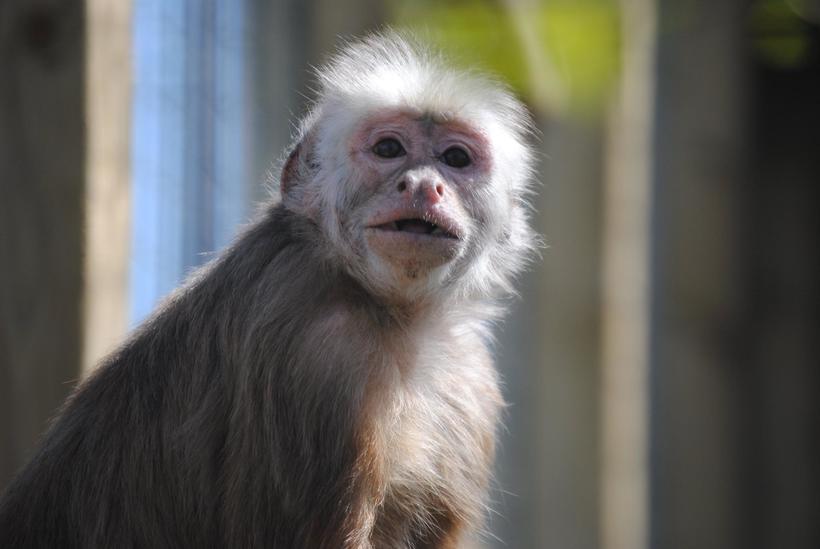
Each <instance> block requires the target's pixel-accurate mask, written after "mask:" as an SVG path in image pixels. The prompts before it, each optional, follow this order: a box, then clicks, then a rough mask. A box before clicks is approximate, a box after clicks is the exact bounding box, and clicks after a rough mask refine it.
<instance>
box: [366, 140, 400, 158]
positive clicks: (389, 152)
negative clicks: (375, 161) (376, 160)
mask: <svg viewBox="0 0 820 549" xmlns="http://www.w3.org/2000/svg"><path fill="white" fill-rule="evenodd" d="M373 154H375V155H376V156H380V157H382V158H396V157H397V156H404V154H405V152H404V147H402V146H401V143H399V142H398V141H396V140H395V139H393V138H392V137H388V138H387V139H382V140H381V141H379V142H378V143H376V144H375V145H373Z"/></svg>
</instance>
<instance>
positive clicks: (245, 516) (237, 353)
mask: <svg viewBox="0 0 820 549" xmlns="http://www.w3.org/2000/svg"><path fill="white" fill-rule="evenodd" d="M316 78H317V82H318V85H317V90H316V98H315V100H314V102H313V103H312V105H311V106H310V108H309V110H308V112H307V114H306V115H305V116H304V118H303V119H302V120H301V122H300V124H299V125H298V126H297V127H296V129H295V136H294V139H293V143H292V145H291V146H289V148H288V150H287V151H286V152H285V154H284V155H283V160H282V162H281V170H280V171H279V173H280V174H281V175H280V176H279V177H278V189H276V191H275V193H274V194H275V195H276V196H274V197H273V198H272V199H271V200H270V203H269V204H267V205H266V206H264V208H263V209H262V210H261V211H260V214H259V217H258V219H257V220H256V221H255V222H253V223H252V224H250V225H249V226H248V227H247V228H245V229H244V230H243V231H242V232H241V234H240V235H239V236H238V237H237V238H236V239H235V241H234V242H233V243H232V244H231V245H230V246H229V247H228V249H227V250H225V251H224V252H223V253H221V254H220V255H219V256H218V257H217V258H216V259H214V260H213V261H212V262H211V263H209V264H207V265H206V266H204V267H202V268H201V269H200V270H198V271H196V272H195V273H194V274H192V275H191V277H190V278H189V279H188V280H187V281H186V282H185V283H184V284H183V286H182V287H181V288H180V289H178V290H177V291H175V292H174V293H173V294H172V295H171V296H170V297H168V298H167V299H166V300H165V301H164V302H163V303H162V304H161V305H160V306H159V307H158V309H157V310H156V311H155V312H154V313H153V314H152V316H151V317H150V318H149V319H148V320H146V321H145V322H144V323H143V324H142V325H140V326H139V327H137V328H136V329H135V331H134V332H133V333H132V334H131V335H130V336H129V337H128V338H127V339H126V341H125V342H124V343H123V344H122V345H121V346H120V347H119V348H118V349H117V350H116V351H114V352H113V353H112V354H111V355H110V356H108V357H107V358H105V359H104V360H103V361H102V362H101V363H100V365H99V366H98V367H97V368H96V369H95V371H94V372H93V373H92V374H91V375H90V376H89V377H88V378H87V379H86V380H84V381H83V382H81V383H80V384H79V385H78V387H77V388H76V390H75V391H74V392H73V393H72V395H71V396H70V397H69V398H68V399H67V401H66V402H65V403H64V405H63V407H62V408H61V410H60V412H59V413H58V415H57V416H56V419H55V420H54V421H53V422H52V424H51V426H50V428H49V429H48V430H47V433H46V434H45V436H44V438H43V440H42V441H41V444H40V446H39V448H38V449H37V451H36V453H35V455H34V456H33V458H32V459H31V461H30V462H29V463H28V464H27V465H26V466H25V467H24V468H23V469H22V470H21V471H20V472H19V473H18V475H17V476H16V477H15V479H14V480H13V481H12V483H11V484H10V486H9V487H8V488H7V490H6V492H5V494H4V495H3V497H2V500H0V547H21V548H29V547H31V548H41V547H42V548H45V547H49V548H51V547H61V548H98V547H99V548H113V547H116V548H166V547H167V548H189V547H190V548H203V547H215V548H217V547H219V548H222V547H227V548H254V547H266V548H286V549H291V548H328V549H330V548H332V549H338V548H344V549H379V548H385V549H386V548H390V549H395V548H407V549H410V548H455V547H458V546H459V545H460V544H461V543H462V542H463V540H464V539H466V537H467V536H470V535H472V534H473V533H474V532H476V531H478V530H480V529H481V528H482V521H483V518H484V515H485V512H486V506H487V501H488V492H489V487H490V483H491V471H492V467H493V459H494V452H495V445H496V434H495V433H496V429H497V426H498V423H499V416H500V415H501V413H502V410H503V407H504V402H503V398H502V395H501V391H500V389H499V374H498V373H497V370H496V368H495V366H494V364H493V358H492V344H493V335H492V334H493V327H494V326H495V325H496V323H497V322H498V321H500V320H501V319H502V318H503V316H504V314H505V310H506V308H507V304H508V302H509V298H510V297H512V296H513V295H514V293H515V290H514V280H515V277H516V276H517V275H518V273H520V272H521V271H522V269H523V268H524V267H525V265H526V263H527V262H528V261H529V260H530V257H531V256H532V252H533V250H534V248H536V247H537V236H536V235H535V234H534V232H533V230H532V229H531V228H530V220H529V218H530V212H529V205H528V200H529V194H530V193H531V190H532V185H533V180H534V168H533V165H534V160H533V159H534V151H533V147H532V145H531V144H530V140H531V136H532V131H533V130H532V127H533V124H532V121H531V117H530V115H529V114H528V112H527V110H526V108H525V107H524V105H523V104H522V103H521V102H520V101H519V100H518V99H516V98H515V97H514V95H513V94H512V93H511V92H510V91H509V90H508V89H507V88H506V87H505V86H504V85H503V84H500V83H498V82H497V81H496V80H495V79H493V78H491V77H488V76H485V75H483V74H481V73H478V72H473V71H467V70H457V69H454V68H451V66H450V65H449V63H448V62H447V61H445V60H444V58H443V57H442V55H441V54H440V53H437V52H436V51H434V50H432V49H430V48H429V47H427V46H426V45H424V44H423V43H422V42H421V41H419V40H418V39H417V38H414V37H413V36H410V35H407V34H403V33H399V32H397V31H392V30H385V31H381V32H379V33H375V34H371V35H368V36H366V37H364V38H361V39H359V40H358V41H352V42H349V43H347V44H346V45H344V46H343V47H341V48H340V49H339V50H338V51H337V52H336V53H335V54H334V55H333V56H332V57H331V59H330V60H329V61H328V62H327V63H326V64H325V65H324V66H322V67H320V68H319V69H317V71H316Z"/></svg>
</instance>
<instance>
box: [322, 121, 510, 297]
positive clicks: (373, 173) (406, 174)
mask: <svg viewBox="0 0 820 549" xmlns="http://www.w3.org/2000/svg"><path fill="white" fill-rule="evenodd" d="M343 156H344V162H345V164H346V166H345V167H344V172H346V177H345V178H344V182H343V184H342V185H341V186H340V187H338V188H337V189H335V192H333V193H331V194H332V195H335V196H334V197H333V200H332V202H331V203H330V204H328V206H329V207H330V208H332V209H333V210H334V211H333V212H332V214H331V215H327V216H324V217H325V219H326V220H332V221H333V222H334V223H335V224H336V227H329V232H330V233H331V234H333V233H335V234H336V237H337V238H338V239H339V240H340V242H339V243H338V244H339V245H340V246H341V247H343V248H348V249H349V251H350V252H351V254H352V255H353V256H355V258H356V259H355V260H354V261H353V265H354V269H353V270H354V274H355V275H356V276H358V277H359V278H360V279H364V281H365V282H366V283H367V285H368V286H370V287H371V288H374V289H377V290H378V291H379V292H380V293H386V294H389V295H390V296H391V297H395V298H409V299H418V298H421V297H423V296H424V295H425V294H429V293H430V292H434V291H436V290H438V289H440V288H442V287H443V286H446V285H448V283H450V282H452V278H453V277H454V276H455V274H456V273H458V272H460V271H463V270H464V263H465V262H467V261H468V257H469V256H470V255H471V254H470V250H472V249H474V248H475V247H476V246H477V244H478V240H479V237H480V235H481V229H482V228H484V227H486V224H487V223H486V218H487V210H488V209H489V208H488V206H489V205H488V204H487V196H486V194H487V190H488V187H489V186H490V182H491V173H492V157H491V155H490V147H489V145H488V140H487V138H486V137H485V136H484V135H483V134H482V132H481V131H479V130H478V129H477V128H476V127H474V126H472V125H470V124H468V123H466V122H464V121H461V120H459V119H457V118H454V117H451V116H442V115H436V114H431V113H429V112H419V111H413V110H410V109H403V110H401V109H398V110H389V109H385V110H383V111H380V112H377V113H374V114H371V115H369V116H367V117H365V118H364V119H363V120H361V121H360V122H359V123H358V124H356V125H355V126H354V127H353V128H352V131H351V132H350V134H349V138H348V140H347V143H346V150H345V151H344V153H343ZM494 207H499V205H498V204H495V205H494ZM351 254H348V255H351Z"/></svg>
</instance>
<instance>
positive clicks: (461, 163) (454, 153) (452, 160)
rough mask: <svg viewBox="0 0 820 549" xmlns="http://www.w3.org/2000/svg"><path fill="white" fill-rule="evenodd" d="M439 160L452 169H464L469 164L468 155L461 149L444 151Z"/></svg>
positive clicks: (453, 148)
mask: <svg viewBox="0 0 820 549" xmlns="http://www.w3.org/2000/svg"><path fill="white" fill-rule="evenodd" d="M441 159H442V160H443V161H444V163H445V164H447V165H448V166H451V167H453V168H464V167H467V166H469V165H470V162H471V161H470V155H469V154H467V151H465V150H464V149H462V148H461V147H450V148H449V149H447V150H446V151H444V154H442V155H441Z"/></svg>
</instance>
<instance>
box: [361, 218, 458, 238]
mask: <svg viewBox="0 0 820 549" xmlns="http://www.w3.org/2000/svg"><path fill="white" fill-rule="evenodd" d="M371 229H374V230H377V231H387V232H398V233H406V234H408V235H419V236H422V237H424V236H427V237H432V238H451V239H454V240H458V237H457V236H456V235H454V234H453V233H451V232H450V231H448V230H447V229H445V228H443V227H441V226H439V225H436V224H435V223H432V222H430V221H425V220H424V219H418V218H409V219H397V220H396V221H390V222H388V223H382V224H380V225H376V226H374V227H371Z"/></svg>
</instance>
